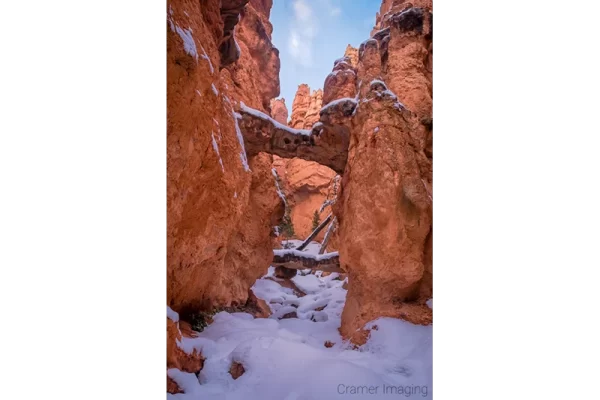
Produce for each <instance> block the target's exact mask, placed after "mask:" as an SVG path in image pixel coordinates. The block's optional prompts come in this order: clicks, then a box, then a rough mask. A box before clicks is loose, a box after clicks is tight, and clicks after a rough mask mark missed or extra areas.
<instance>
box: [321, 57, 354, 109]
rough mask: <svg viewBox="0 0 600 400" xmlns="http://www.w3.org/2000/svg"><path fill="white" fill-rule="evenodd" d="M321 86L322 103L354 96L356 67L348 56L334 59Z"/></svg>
mask: <svg viewBox="0 0 600 400" xmlns="http://www.w3.org/2000/svg"><path fill="white" fill-rule="evenodd" d="M355 50H356V49H355ZM323 87H324V94H323V105H327V104H329V103H330V102H332V101H333V100H337V99H341V98H343V97H349V98H353V97H355V96H356V67H355V66H353V63H352V59H351V57H350V56H344V57H343V58H340V59H338V60H336V61H335V63H334V65H333V71H332V72H331V73H330V74H329V75H327V78H325V83H324V84H323Z"/></svg>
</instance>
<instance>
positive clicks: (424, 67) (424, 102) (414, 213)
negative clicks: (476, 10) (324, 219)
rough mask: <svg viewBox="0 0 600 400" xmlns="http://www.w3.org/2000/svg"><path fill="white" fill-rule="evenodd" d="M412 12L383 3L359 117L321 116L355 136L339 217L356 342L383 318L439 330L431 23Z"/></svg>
mask: <svg viewBox="0 0 600 400" xmlns="http://www.w3.org/2000/svg"><path fill="white" fill-rule="evenodd" d="M415 3H416V2H413V3H412V4H411V3H409V2H404V1H397V0H395V1H388V0H384V2H383V4H382V9H381V10H382V11H381V15H379V16H378V18H377V21H378V22H377V24H378V25H377V27H376V28H377V29H376V32H375V34H374V37H373V38H371V39H369V40H367V41H365V42H363V43H362V44H361V46H360V48H359V62H358V65H357V68H356V72H357V79H358V84H357V86H358V87H359V88H360V90H359V98H360V101H359V105H358V107H357V108H356V109H355V110H354V111H353V115H352V116H344V114H343V112H342V111H343V110H339V108H340V107H343V106H342V105H336V106H335V107H330V108H329V109H328V110H323V111H322V112H321V122H323V123H324V126H325V129H332V128H334V127H337V129H347V130H348V131H349V132H350V145H349V150H348V160H347V165H346V169H345V171H344V175H343V179H342V188H341V192H340V194H339V197H338V202H337V203H336V204H335V205H334V211H335V215H336V216H337V218H338V220H339V223H340V226H339V232H338V235H339V253H340V262H341V265H342V268H344V269H345V270H347V271H348V276H349V291H348V296H347V298H346V305H345V307H344V311H343V314H342V326H341V328H340V330H341V332H342V334H343V335H344V336H345V337H348V338H350V339H351V340H353V341H354V342H355V343H361V342H363V341H364V340H365V339H366V337H367V333H366V332H363V331H360V330H361V329H362V327H363V326H364V324H365V323H366V322H368V321H371V320H373V319H375V318H377V317H380V316H389V317H396V318H403V319H406V320H408V321H411V322H413V323H418V324H428V323H431V321H432V313H431V309H429V307H427V306H426V305H425V301H426V300H427V299H429V298H431V297H432V257H431V247H432V197H431V193H432V191H431V188H432V153H431V138H432V131H431V129H432V122H431V121H432V120H431V52H430V50H431V47H432V35H431V27H432V25H431V21H432V14H431V9H430V6H429V7H427V6H426V5H424V4H420V6H421V7H413V4H415ZM420 3H424V2H420ZM382 29H383V30H382ZM330 92H331V91H329V90H328V87H327V85H325V97H327V95H328V93H330ZM326 100H327V99H326ZM342 103H343V102H342Z"/></svg>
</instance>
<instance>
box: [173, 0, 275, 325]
mask: <svg viewBox="0 0 600 400" xmlns="http://www.w3.org/2000/svg"><path fill="white" fill-rule="evenodd" d="M242 3H244V4H245V3H248V2H247V1H246V2H244V1H233V0H232V1H225V0H224V1H222V2H221V1H218V0H206V1H202V2H197V1H186V0H170V1H169V3H168V13H167V110H168V111H167V302H168V305H169V306H171V308H172V309H174V310H175V311H177V312H179V313H180V315H181V316H182V319H184V320H185V318H186V315H188V314H190V313H193V312H195V311H197V310H204V309H211V308H213V307H219V306H230V305H235V304H245V303H246V301H247V297H248V289H249V288H250V286H252V284H253V283H254V281H255V280H256V279H257V278H258V277H259V276H261V275H262V274H264V271H265V270H266V269H267V267H268V266H269V264H270V262H271V260H272V257H273V255H272V248H273V243H272V241H273V239H272V237H271V235H272V227H273V226H274V225H277V224H278V223H279V221H280V219H281V217H282V215H283V204H282V202H281V199H280V198H279V196H278V195H277V193H276V190H275V188H274V185H273V177H272V175H271V171H270V170H271V162H272V160H271V158H272V157H271V156H270V155H268V154H258V153H257V154H253V155H252V156H249V155H247V154H246V149H245V146H244V140H243V137H242V135H241V133H240V131H239V126H238V122H237V119H236V117H235V109H237V108H238V107H239V104H240V102H241V101H244V102H246V104H248V105H250V106H252V107H254V108H256V109H259V110H263V111H265V112H269V110H268V107H269V102H270V99H271V98H272V97H274V96H275V95H278V94H279V93H278V92H279V78H278V75H279V59H278V56H277V55H278V52H277V50H276V49H275V48H274V47H273V45H272V44H271V42H270V30H271V28H270V24H266V22H265V21H267V22H268V15H265V12H266V11H268V8H269V7H270V2H268V1H255V0H251V1H250V2H249V3H248V4H246V5H245V6H243V7H242ZM240 7H242V8H241V10H240ZM255 7H256V8H255ZM224 10H225V11H224ZM236 10H239V13H238V15H237V16H234V15H233V14H234V13H235V12H238V11H236ZM265 10H266V11H265ZM232 13H233V14H232ZM238 18H239V22H237V19H238ZM233 20H235V21H236V22H237V25H235V28H232V29H233V30H232V32H233V36H228V35H230V33H231V32H230V31H229V30H228V29H229V28H230V25H229V22H227V21H233ZM230 39H233V40H234V41H235V42H237V44H238V46H239V47H240V49H241V54H240V55H239V58H238V59H237V61H234V62H232V63H231V64H229V65H223V62H222V60H223V57H224V56H223V51H222V49H221V51H220V50H219V48H220V47H222V44H223V43H224V41H230ZM225 64H227V63H225ZM220 65H221V66H224V68H221V69H220V68H219V66H220ZM259 76H260V77H262V79H264V82H260V81H258V80H257V79H256V77H259ZM251 77H253V78H251Z"/></svg>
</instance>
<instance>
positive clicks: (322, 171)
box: [282, 158, 336, 242]
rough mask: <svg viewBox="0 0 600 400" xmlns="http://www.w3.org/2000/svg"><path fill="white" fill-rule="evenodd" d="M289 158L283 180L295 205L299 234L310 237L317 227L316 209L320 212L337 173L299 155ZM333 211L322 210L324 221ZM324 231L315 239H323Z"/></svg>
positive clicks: (295, 223)
mask: <svg viewBox="0 0 600 400" xmlns="http://www.w3.org/2000/svg"><path fill="white" fill-rule="evenodd" d="M286 161H287V162H286V164H285V172H284V175H283V179H282V180H283V181H284V185H285V189H284V191H285V194H286V197H287V198H288V200H289V201H290V206H291V209H292V212H291V217H292V222H293V224H294V230H295V232H296V236H297V237H298V238H306V237H308V235H309V234H310V233H311V232H312V231H313V218H314V213H315V211H317V212H319V209H320V208H321V206H322V205H323V203H324V202H325V200H326V199H327V195H328V193H329V191H330V188H331V186H332V185H333V178H334V177H335V176H336V173H335V172H334V171H333V170H331V169H330V168H327V167H325V166H323V165H320V164H317V163H315V162H310V161H305V160H302V159H299V158H292V159H290V160H286ZM330 213H331V209H330V208H327V209H325V210H323V212H320V213H319V217H320V221H323V220H324V219H325V218H326V217H327V215H329V214H330ZM324 235H325V230H323V231H321V232H320V233H319V235H318V236H317V237H316V238H315V240H316V241H319V242H320V241H322V240H323V236H324Z"/></svg>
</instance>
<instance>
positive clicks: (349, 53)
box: [344, 45, 358, 68]
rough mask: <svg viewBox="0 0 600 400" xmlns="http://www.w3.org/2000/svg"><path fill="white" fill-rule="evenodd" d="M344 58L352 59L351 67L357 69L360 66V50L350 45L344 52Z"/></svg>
mask: <svg viewBox="0 0 600 400" xmlns="http://www.w3.org/2000/svg"><path fill="white" fill-rule="evenodd" d="M344 57H348V58H349V59H350V65H352V67H354V68H356V66H357V65H358V49H357V48H354V47H352V46H351V45H348V46H347V47H346V51H345V52H344Z"/></svg>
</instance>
